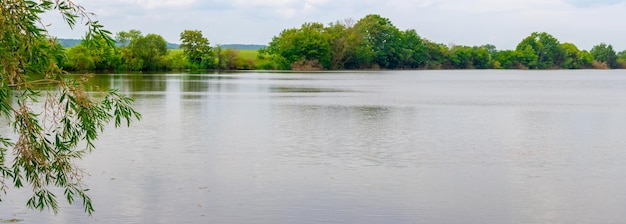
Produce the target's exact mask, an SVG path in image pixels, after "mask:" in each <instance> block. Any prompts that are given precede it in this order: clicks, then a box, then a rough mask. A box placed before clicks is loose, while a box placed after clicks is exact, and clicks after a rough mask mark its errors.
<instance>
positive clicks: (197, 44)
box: [180, 30, 214, 68]
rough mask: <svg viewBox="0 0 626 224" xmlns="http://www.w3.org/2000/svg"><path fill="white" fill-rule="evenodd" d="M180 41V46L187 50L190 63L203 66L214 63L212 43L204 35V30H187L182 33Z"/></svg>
mask: <svg viewBox="0 0 626 224" xmlns="http://www.w3.org/2000/svg"><path fill="white" fill-rule="evenodd" d="M180 41H181V44H180V48H182V49H183V51H184V52H185V55H186V56H187V60H189V63H190V64H192V65H194V66H198V67H201V68H207V67H208V66H209V64H214V63H213V57H212V52H211V51H212V50H211V45H210V43H209V40H208V39H207V38H205V37H204V36H202V31H199V30H185V31H183V32H182V33H180Z"/></svg>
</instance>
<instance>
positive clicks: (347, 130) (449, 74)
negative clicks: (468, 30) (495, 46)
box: [0, 70, 626, 223]
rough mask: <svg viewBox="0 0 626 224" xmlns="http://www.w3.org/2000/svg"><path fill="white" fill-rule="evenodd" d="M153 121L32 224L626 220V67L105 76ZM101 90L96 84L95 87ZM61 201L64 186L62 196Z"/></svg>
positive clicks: (18, 212) (16, 205)
mask: <svg viewBox="0 0 626 224" xmlns="http://www.w3.org/2000/svg"><path fill="white" fill-rule="evenodd" d="M93 82H94V84H97V85H98V86H100V88H117V89H120V90H122V91H123V92H125V93H126V94H128V95H131V96H133V97H135V98H136V99H137V101H136V104H135V107H136V109H137V110H139V111H140V112H142V113H143V116H144V119H143V120H142V121H141V122H138V123H135V124H134V125H133V126H132V127H130V128H122V129H108V130H107V131H106V132H105V133H104V134H103V135H102V136H101V137H100V140H99V141H98V143H97V147H98V149H97V150H96V151H94V153H93V154H90V155H89V156H88V157H87V158H85V160H83V161H81V162H80V163H81V164H82V166H83V167H84V168H85V169H86V170H87V171H88V172H90V173H91V176H89V177H88V178H86V180H85V182H86V183H87V184H88V185H89V186H90V188H91V191H90V195H91V197H92V198H93V200H94V203H95V209H96V213H95V214H94V215H93V217H88V216H86V215H85V214H84V213H83V212H82V209H81V207H80V205H77V206H67V205H65V206H64V208H62V210H61V213H60V214H59V215H57V216H54V215H52V214H50V213H48V212H43V213H39V212H36V211H30V210H28V209H25V208H24V207H25V206H24V204H25V202H26V199H24V197H25V196H24V194H23V193H22V192H21V191H15V190H10V191H9V195H7V196H5V201H4V202H2V203H0V218H1V219H5V220H6V219H12V218H17V219H24V220H25V222H28V223H37V222H39V223H625V222H626V215H623V211H624V209H626V193H624V189H626V172H624V171H625V170H626V163H625V162H624V161H626V137H625V135H624V130H626V72H624V71H621V70H614V71H588V70H581V71H395V72H342V73H331V72H328V73H280V74H279V73H235V74H200V75H190V74H166V75H98V76H97V77H96V78H95V79H94V80H93ZM94 89H96V88H94ZM59 195H61V194H59Z"/></svg>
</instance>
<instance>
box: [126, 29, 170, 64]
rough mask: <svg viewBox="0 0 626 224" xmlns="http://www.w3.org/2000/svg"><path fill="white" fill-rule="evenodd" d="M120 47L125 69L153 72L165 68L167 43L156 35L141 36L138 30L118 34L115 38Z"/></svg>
mask: <svg viewBox="0 0 626 224" xmlns="http://www.w3.org/2000/svg"><path fill="white" fill-rule="evenodd" d="M116 39H117V41H118V42H119V43H122V44H121V46H124V44H125V43H128V45H127V46H125V47H121V52H122V55H123V58H124V64H125V66H126V69H129V70H133V71H154V70H158V69H163V68H165V67H166V64H165V60H164V59H165V56H166V55H167V42H166V41H165V39H163V37H161V36H160V35H158V34H148V35H146V36H143V35H142V34H141V32H140V31H138V30H130V31H129V32H119V33H117V37H116Z"/></svg>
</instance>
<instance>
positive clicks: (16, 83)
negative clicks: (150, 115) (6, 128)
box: [0, 0, 140, 214]
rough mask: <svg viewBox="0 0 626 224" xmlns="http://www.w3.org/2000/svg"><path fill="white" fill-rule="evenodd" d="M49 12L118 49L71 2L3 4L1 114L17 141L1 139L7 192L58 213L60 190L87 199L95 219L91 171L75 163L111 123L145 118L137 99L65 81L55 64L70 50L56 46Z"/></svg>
mask: <svg viewBox="0 0 626 224" xmlns="http://www.w3.org/2000/svg"><path fill="white" fill-rule="evenodd" d="M47 11H59V12H61V15H62V16H63V18H64V19H65V21H66V22H67V24H69V26H70V28H73V27H74V25H75V23H76V21H77V19H83V21H84V22H85V24H86V26H87V27H88V30H89V31H88V32H87V34H86V36H85V39H86V40H88V41H90V40H93V39H94V38H96V37H102V38H104V40H106V43H107V44H110V45H113V44H114V42H113V39H112V38H111V37H109V35H110V32H108V31H106V30H104V29H102V26H101V25H100V24H99V23H98V22H97V21H94V20H92V19H91V18H90V17H89V15H90V14H89V13H87V12H86V11H84V9H83V8H82V7H81V6H80V5H77V4H75V3H74V2H72V1H70V0H42V1H37V2H35V1H22V0H4V1H2V6H1V7H0V75H1V80H2V82H0V116H1V117H3V119H4V120H5V121H8V123H9V125H10V126H11V127H13V131H14V132H15V134H16V136H17V137H16V138H15V139H9V138H6V137H4V136H0V191H2V192H4V193H5V194H6V192H7V191H6V190H7V189H8V188H9V187H10V186H13V187H15V188H22V187H27V188H30V189H32V190H33V195H32V197H31V198H30V199H29V200H28V201H27V203H26V205H27V207H29V208H34V209H39V210H43V209H44V208H48V209H52V210H53V211H54V212H58V201H57V197H56V194H55V193H54V191H56V189H59V190H60V191H61V192H63V193H62V194H63V195H64V198H66V199H67V201H68V202H69V203H70V204H71V203H73V202H74V199H75V198H76V197H78V198H80V199H81V200H82V202H83V206H84V209H85V212H87V213H88V214H91V213H92V212H93V211H94V209H93V206H92V202H91V199H90V198H89V196H88V195H87V194H86V192H85V191H86V189H85V186H84V184H83V183H82V182H81V179H82V175H83V174H84V173H83V171H82V170H81V169H79V168H78V167H77V165H76V163H75V160H76V159H80V158H81V157H82V156H84V155H85V154H86V153H88V152H90V151H91V150H93V149H94V140H96V138H97V137H98V134H99V133H100V132H102V131H103V129H104V127H105V126H106V123H108V122H109V121H111V120H114V121H115V125H116V126H120V125H121V124H122V122H124V123H126V124H129V123H127V122H130V121H131V119H132V118H137V119H139V118H140V114H139V113H137V112H136V111H135V110H134V109H133V108H132V107H131V106H130V104H131V102H132V100H131V99H130V98H127V97H125V96H122V95H119V94H118V93H117V92H115V91H109V92H108V93H105V94H104V95H102V97H96V96H92V95H90V94H89V93H87V92H86V91H85V90H84V87H83V85H85V81H84V80H83V79H78V80H68V79H66V78H65V77H63V71H62V70H61V69H60V68H59V67H58V65H57V63H56V62H57V61H58V60H56V59H55V58H58V57H59V56H60V55H61V54H62V53H63V52H62V51H60V50H59V49H58V48H57V47H54V45H55V41H54V40H53V38H52V37H50V36H48V34H47V32H46V30H45V27H40V26H39V24H43V23H42V22H43V21H42V20H41V15H42V14H43V13H45V12H47ZM42 87H45V88H42ZM38 101H40V102H43V103H37V102H38ZM9 150H11V152H12V153H11V155H12V156H11V157H8V156H7V152H8V151H9ZM0 199H1V195H0Z"/></svg>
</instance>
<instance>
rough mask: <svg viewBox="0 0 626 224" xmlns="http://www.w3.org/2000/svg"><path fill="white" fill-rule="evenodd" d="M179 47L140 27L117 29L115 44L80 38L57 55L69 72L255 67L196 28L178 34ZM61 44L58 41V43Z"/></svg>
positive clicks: (101, 40)
mask: <svg viewBox="0 0 626 224" xmlns="http://www.w3.org/2000/svg"><path fill="white" fill-rule="evenodd" d="M180 41H181V42H182V43H181V44H180V50H173V51H171V50H168V49H167V42H166V41H165V39H164V38H163V37H162V36H160V35H158V34H147V35H143V34H142V33H141V31H139V30H134V29H133V30H129V31H123V32H119V33H117V34H116V35H115V42H116V44H114V45H111V44H107V42H106V40H104V39H95V40H83V41H81V42H80V43H79V44H78V45H76V46H74V47H71V48H68V49H65V52H64V56H63V57H58V58H57V63H58V64H59V65H60V66H61V68H63V69H65V70H68V71H168V70H174V69H216V70H219V69H229V70H237V69H255V68H254V61H253V60H252V61H251V60H248V59H247V58H244V57H243V56H241V55H239V51H238V50H235V49H222V48H221V46H219V45H218V46H215V47H212V46H211V45H210V42H209V40H208V39H207V38H206V37H204V36H203V34H202V31H199V30H185V31H183V32H182V33H181V34H180ZM57 46H58V47H60V45H59V44H57Z"/></svg>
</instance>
